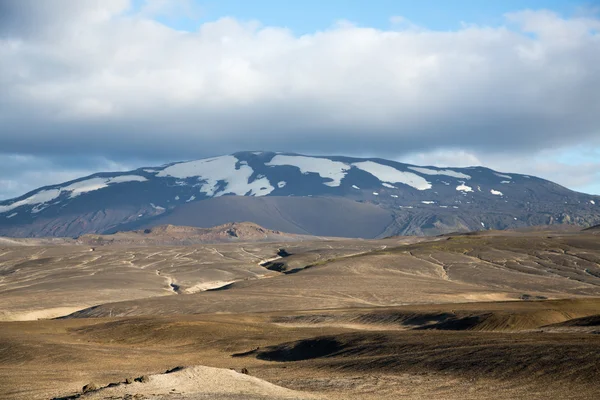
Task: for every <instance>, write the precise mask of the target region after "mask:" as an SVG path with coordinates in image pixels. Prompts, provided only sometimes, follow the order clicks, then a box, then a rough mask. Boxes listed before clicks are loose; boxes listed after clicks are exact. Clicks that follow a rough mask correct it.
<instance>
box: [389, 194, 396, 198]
mask: <svg viewBox="0 0 600 400" xmlns="http://www.w3.org/2000/svg"><path fill="white" fill-rule="evenodd" d="M390 196H392V197H393V198H395V199H397V198H398V195H397V194H391V195H390Z"/></svg>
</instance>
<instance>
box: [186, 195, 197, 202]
mask: <svg viewBox="0 0 600 400" xmlns="http://www.w3.org/2000/svg"><path fill="white" fill-rule="evenodd" d="M194 200H196V196H191V197H190V198H189V199H187V200H186V201H185V202H186V203H189V202H190V201H194Z"/></svg>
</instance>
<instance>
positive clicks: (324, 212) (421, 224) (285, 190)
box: [0, 152, 600, 238]
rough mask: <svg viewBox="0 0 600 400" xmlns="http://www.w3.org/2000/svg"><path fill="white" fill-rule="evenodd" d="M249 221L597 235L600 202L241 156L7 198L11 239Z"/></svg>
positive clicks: (286, 226)
mask: <svg viewBox="0 0 600 400" xmlns="http://www.w3.org/2000/svg"><path fill="white" fill-rule="evenodd" d="M230 196H238V197H235V198H232V197H230ZM239 196H243V197H239ZM207 200H209V201H207ZM242 221H250V222H256V223H259V224H261V225H263V226H265V227H266V228H269V229H275V230H281V231H288V232H290V231H291V232H295V233H303V234H313V235H322V236H325V235H327V236H351V237H366V238H371V237H381V236H389V235H399V234H416V235H433V234H440V233H447V232H452V231H469V230H482V229H507V228H519V227H524V226H530V225H546V224H575V225H579V226H582V227H587V226H592V225H595V224H599V223H600V196H591V195H587V194H583V193H577V192H573V191H571V190H568V189H566V188H564V187H562V186H559V185H557V184H555V183H552V182H549V181H546V180H543V179H539V178H536V177H532V176H526V175H520V174H512V173H499V172H496V171H493V170H490V169H487V168H483V167H470V168H436V167H418V166H414V165H408V164H402V163H398V162H393V161H389V160H382V159H358V158H350V157H310V156H302V155H297V154H289V153H285V154H284V153H272V152H242V153H236V154H233V155H228V156H221V157H215V158H210V159H204V160H198V161H191V162H182V163H173V164H168V165H165V166H161V167H151V168H140V169H138V170H135V171H130V172H125V173H99V174H95V175H91V176H88V177H85V178H81V179H77V180H74V181H71V182H67V183H64V184H61V185H55V186H48V187H44V188H40V189H38V190H35V191H33V192H30V193H27V194H26V195H24V196H21V197H19V198H16V199H12V200H8V201H3V202H0V235H2V236H14V237H38V236H79V235H82V234H85V233H107V232H108V233H110V232H115V231H118V230H124V229H137V228H140V227H151V226H155V225H160V224H170V223H172V224H178V225H191V226H198V227H209V226H213V225H216V224H223V223H227V222H242Z"/></svg>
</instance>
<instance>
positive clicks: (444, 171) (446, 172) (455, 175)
mask: <svg viewBox="0 0 600 400" xmlns="http://www.w3.org/2000/svg"><path fill="white" fill-rule="evenodd" d="M408 168H409V169H412V170H413V171H416V172H419V173H421V174H425V175H446V176H451V177H453V178H459V179H471V176H470V175H467V174H463V173H462V172H458V171H453V170H451V169H431V168H423V167H408Z"/></svg>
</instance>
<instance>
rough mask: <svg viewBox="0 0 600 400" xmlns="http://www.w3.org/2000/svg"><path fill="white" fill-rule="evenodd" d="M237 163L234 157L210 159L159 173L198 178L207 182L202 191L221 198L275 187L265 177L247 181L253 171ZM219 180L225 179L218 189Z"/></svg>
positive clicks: (256, 193) (255, 193) (257, 193)
mask: <svg viewBox="0 0 600 400" xmlns="http://www.w3.org/2000/svg"><path fill="white" fill-rule="evenodd" d="M238 162H239V161H238V159H237V158H236V157H235V156H222V157H215V158H207V159H204V160H198V161H190V162H184V163H179V164H174V165H171V166H169V167H167V168H165V169H163V170H162V171H160V172H159V173H158V174H156V176H158V177H173V178H179V179H186V178H195V177H197V178H198V179H199V180H202V181H205V183H204V184H202V186H201V187H200V192H202V193H205V194H206V195H207V196H209V197H219V196H223V195H224V194H228V193H233V194H236V195H238V196H244V195H249V196H266V195H267V194H269V193H271V192H272V191H273V190H275V188H274V187H273V186H271V183H270V182H269V180H268V179H267V178H266V177H262V178H260V179H256V180H254V181H253V182H248V180H249V179H250V177H251V176H252V174H253V173H254V170H253V169H252V167H250V166H249V165H240V168H239V169H235V167H236V164H238ZM219 181H224V182H225V187H223V188H222V189H219Z"/></svg>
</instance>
